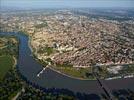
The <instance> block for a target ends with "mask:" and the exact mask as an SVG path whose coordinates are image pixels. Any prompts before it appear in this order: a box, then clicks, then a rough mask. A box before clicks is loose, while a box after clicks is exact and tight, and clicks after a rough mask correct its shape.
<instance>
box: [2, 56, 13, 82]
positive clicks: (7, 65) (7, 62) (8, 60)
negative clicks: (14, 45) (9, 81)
mask: <svg viewBox="0 0 134 100" xmlns="http://www.w3.org/2000/svg"><path fill="white" fill-rule="evenodd" d="M13 64H14V60H13V58H12V57H11V56H8V55H3V56H0V80H2V79H3V77H4V76H5V75H6V73H7V72H8V71H9V70H10V69H11V68H12V66H13Z"/></svg>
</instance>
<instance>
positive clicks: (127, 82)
mask: <svg viewBox="0 0 134 100" xmlns="http://www.w3.org/2000/svg"><path fill="white" fill-rule="evenodd" d="M0 34H3V35H14V36H17V38H19V40H20V44H19V59H18V61H17V67H18V70H19V72H20V74H21V75H22V76H23V77H25V79H26V80H28V81H29V82H31V83H33V84H36V85H38V86H39V87H42V88H58V89H67V90H70V91H73V92H74V93H76V92H80V93H86V94H91V93H92V94H93V93H94V94H100V93H104V91H103V90H102V88H101V87H100V86H99V84H98V82H97V81H91V80H78V79H73V78H69V77H67V76H64V75H62V74H59V73H57V72H55V71H53V70H51V69H49V68H47V69H46V70H45V71H44V72H43V73H42V74H41V75H40V77H37V74H38V73H39V72H40V71H41V70H42V69H43V66H42V65H41V64H39V63H38V62H37V61H36V60H35V59H34V58H33V56H31V55H32V52H31V50H30V48H29V45H28V41H29V38H28V37H27V36H26V35H22V34H18V33H15V32H10V33H0ZM101 81H102V83H103V85H104V86H105V87H107V89H109V90H110V91H112V90H119V89H131V90H134V78H128V79H115V80H101Z"/></svg>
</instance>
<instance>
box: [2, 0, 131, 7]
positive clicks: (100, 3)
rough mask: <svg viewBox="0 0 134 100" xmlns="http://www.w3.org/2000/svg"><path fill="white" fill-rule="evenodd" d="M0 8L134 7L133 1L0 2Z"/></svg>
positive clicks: (30, 0) (9, 0)
mask: <svg viewBox="0 0 134 100" xmlns="http://www.w3.org/2000/svg"><path fill="white" fill-rule="evenodd" d="M0 5H1V7H18V8H55V7H134V0H0Z"/></svg>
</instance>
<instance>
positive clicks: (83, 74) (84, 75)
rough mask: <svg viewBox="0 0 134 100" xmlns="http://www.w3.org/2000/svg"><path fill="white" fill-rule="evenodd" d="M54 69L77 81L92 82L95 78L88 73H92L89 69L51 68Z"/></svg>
mask: <svg viewBox="0 0 134 100" xmlns="http://www.w3.org/2000/svg"><path fill="white" fill-rule="evenodd" d="M53 68H54V69H56V70H58V71H60V72H62V73H64V74H66V75H69V76H70V77H74V78H79V79H89V80H94V79H95V78H94V77H93V76H92V75H89V73H91V72H92V70H91V68H74V67H53Z"/></svg>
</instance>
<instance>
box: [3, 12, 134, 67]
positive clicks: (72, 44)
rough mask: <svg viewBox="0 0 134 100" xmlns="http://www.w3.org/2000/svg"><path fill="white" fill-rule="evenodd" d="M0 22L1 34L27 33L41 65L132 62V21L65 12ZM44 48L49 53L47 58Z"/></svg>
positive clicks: (8, 17) (5, 18) (14, 16)
mask: <svg viewBox="0 0 134 100" xmlns="http://www.w3.org/2000/svg"><path fill="white" fill-rule="evenodd" d="M0 21H1V23H2V24H1V26H0V27H4V28H1V31H18V30H19V31H23V32H26V33H28V34H29V35H30V37H31V38H30V42H31V46H32V48H33V50H34V53H35V55H36V56H37V57H38V58H39V59H41V60H44V61H45V60H46V59H47V58H50V59H51V60H52V61H53V62H55V63H59V64H71V65H73V66H74V67H90V66H91V65H93V64H98V65H101V64H103V65H104V64H105V65H110V64H123V63H133V62H134V20H132V21H122V22H118V21H115V20H113V21H112V20H107V19H105V18H104V19H103V18H102V17H100V18H97V19H95V18H90V17H87V16H82V15H74V14H73V13H71V12H70V11H67V10H66V11H58V12H53V13H49V14H44V13H41V14H40V13H32V14H30V13H26V12H25V13H22V14H21V15H20V14H17V13H16V14H14V13H13V14H10V15H8V14H2V18H1V19H0ZM46 47H50V48H52V49H51V51H52V50H53V52H51V54H49V55H47V53H46V51H47V50H45V48H46ZM48 52H49V51H48Z"/></svg>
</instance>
